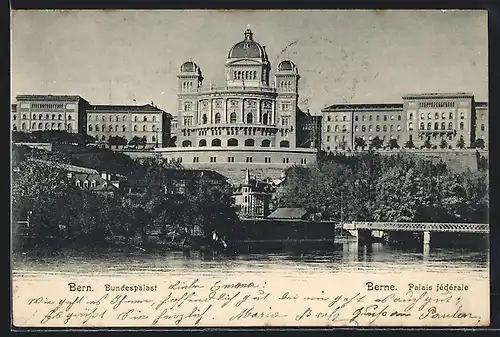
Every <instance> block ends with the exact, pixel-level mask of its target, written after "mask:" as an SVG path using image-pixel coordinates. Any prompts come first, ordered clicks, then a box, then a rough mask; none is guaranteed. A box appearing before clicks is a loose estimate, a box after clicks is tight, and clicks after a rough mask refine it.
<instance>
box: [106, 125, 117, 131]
mask: <svg viewBox="0 0 500 337" xmlns="http://www.w3.org/2000/svg"><path fill="white" fill-rule="evenodd" d="M117 129H118V125H117ZM108 130H109V132H113V125H110V126H109V128H108ZM116 131H118V130H116Z"/></svg>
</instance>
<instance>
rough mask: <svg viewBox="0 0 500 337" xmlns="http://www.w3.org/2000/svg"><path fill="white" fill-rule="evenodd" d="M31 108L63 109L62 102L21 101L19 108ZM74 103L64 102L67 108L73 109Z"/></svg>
mask: <svg viewBox="0 0 500 337" xmlns="http://www.w3.org/2000/svg"><path fill="white" fill-rule="evenodd" d="M30 106H31V108H32V109H47V110H62V109H64V104H63V103H21V110H29V108H30ZM75 108H76V105H75V104H74V103H66V109H67V110H74V109H75Z"/></svg>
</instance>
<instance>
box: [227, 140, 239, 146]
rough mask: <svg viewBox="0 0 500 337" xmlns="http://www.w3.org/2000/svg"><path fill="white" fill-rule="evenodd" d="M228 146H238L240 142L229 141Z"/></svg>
mask: <svg viewBox="0 0 500 337" xmlns="http://www.w3.org/2000/svg"><path fill="white" fill-rule="evenodd" d="M227 146H238V140H237V139H235V138H230V139H228V140H227Z"/></svg>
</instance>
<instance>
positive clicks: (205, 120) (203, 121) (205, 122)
mask: <svg viewBox="0 0 500 337" xmlns="http://www.w3.org/2000/svg"><path fill="white" fill-rule="evenodd" d="M201 120H202V123H203V124H207V115H206V114H203V116H202V117H201Z"/></svg>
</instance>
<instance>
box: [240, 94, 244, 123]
mask: <svg viewBox="0 0 500 337" xmlns="http://www.w3.org/2000/svg"><path fill="white" fill-rule="evenodd" d="M240 103H241V108H240V112H241V122H242V123H245V109H244V105H245V99H243V98H242V99H241V100H240Z"/></svg>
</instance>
